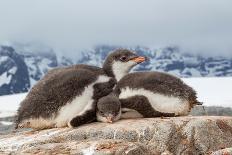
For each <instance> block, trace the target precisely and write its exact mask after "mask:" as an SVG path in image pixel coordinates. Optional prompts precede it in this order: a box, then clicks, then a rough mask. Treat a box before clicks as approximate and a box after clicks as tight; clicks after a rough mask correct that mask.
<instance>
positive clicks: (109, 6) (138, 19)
mask: <svg viewBox="0 0 232 155" xmlns="http://www.w3.org/2000/svg"><path fill="white" fill-rule="evenodd" d="M5 41H17V42H30V41H38V42H42V43H45V44H48V45H49V46H52V47H54V48H57V49H65V50H66V51H73V50H74V49H78V50H80V49H84V48H90V47H92V46H94V45H98V44H111V45H127V46H131V45H144V46H148V47H162V46H167V45H178V46H181V47H182V48H184V49H186V50H188V51H194V52H208V53H209V52H210V53H213V54H215V53H216V54H219V55H230V56H231V55H232V0H114V1H111V0H83V1H78V0H37V1H35V0H18V1H14V0H1V1H0V43H1V42H5ZM70 53H71V52H70Z"/></svg>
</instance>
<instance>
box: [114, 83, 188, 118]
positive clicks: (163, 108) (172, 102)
mask: <svg viewBox="0 0 232 155" xmlns="http://www.w3.org/2000/svg"><path fill="white" fill-rule="evenodd" d="M135 95H143V96H145V97H147V99H148V100H149V102H150V104H151V105H152V107H153V108H154V109H155V110H157V111H159V112H164V113H175V114H176V115H188V113H189V108H190V107H189V106H190V105H189V103H188V101H187V100H183V99H180V98H178V97H174V96H167V95H163V94H159V93H153V92H151V91H149V90H145V89H143V88H140V89H131V88H129V87H126V88H123V89H122V90H121V94H120V95H119V98H120V99H125V98H128V97H132V96H135Z"/></svg>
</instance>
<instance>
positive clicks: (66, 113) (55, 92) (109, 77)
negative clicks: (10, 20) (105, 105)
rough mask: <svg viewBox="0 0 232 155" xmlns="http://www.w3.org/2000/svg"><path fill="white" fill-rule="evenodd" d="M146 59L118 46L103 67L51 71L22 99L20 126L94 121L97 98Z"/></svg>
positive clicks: (18, 117)
mask: <svg viewBox="0 0 232 155" xmlns="http://www.w3.org/2000/svg"><path fill="white" fill-rule="evenodd" d="M143 61H145V57H141V56H138V55H136V54H135V53H133V52H132V51H129V50H125V49H118V50H116V51H114V52H112V53H111V54H109V55H108V57H107V58H106V60H105V62H104V65H103V68H98V67H94V66H88V65H74V66H70V67H65V68H57V69H53V70H51V71H49V72H48V73H47V74H46V75H45V76H44V77H43V78H42V79H41V80H40V81H39V82H38V83H37V84H36V85H35V86H34V87H33V88H32V89H31V90H30V92H29V93H28V95H27V96H26V98H25V99H24V100H23V101H22V102H21V104H20V107H19V109H18V114H17V120H16V128H18V127H30V128H35V129H44V128H53V127H64V126H67V125H68V126H70V127H76V126H79V125H82V124H84V123H88V122H91V121H94V119H96V101H97V100H98V99H99V98H101V97H103V96H106V95H108V94H109V93H110V92H112V90H113V87H114V86H115V84H116V83H117V80H120V78H121V77H123V76H124V75H125V74H127V73H128V72H129V70H130V69H131V68H132V67H133V66H135V65H136V64H139V63H141V62H143ZM115 79H116V80H115Z"/></svg>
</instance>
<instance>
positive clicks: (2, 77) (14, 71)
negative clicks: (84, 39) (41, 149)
mask: <svg viewBox="0 0 232 155" xmlns="http://www.w3.org/2000/svg"><path fill="white" fill-rule="evenodd" d="M117 48H120V47H119V46H108V45H99V46H96V47H94V48H92V49H88V50H85V51H82V52H81V54H80V56H79V57H76V58H75V57H74V58H72V59H71V58H70V57H68V56H59V55H57V54H56V53H57V52H56V51H54V50H53V49H52V48H49V47H46V48H41V47H33V45H30V46H25V47H18V46H13V45H10V46H3V45H2V46H1V45H0V95H7V94H13V93H21V92H27V91H28V90H29V89H30V88H31V87H32V86H33V85H34V84H35V83H36V82H37V81H38V80H39V79H41V78H42V77H43V76H44V75H45V74H46V72H47V71H48V70H50V69H53V68H56V67H61V66H68V65H73V64H79V63H84V64H89V65H95V66H101V65H102V62H103V61H104V59H105V57H106V56H107V54H108V53H109V52H110V51H112V50H114V49H117ZM130 49H132V50H135V51H136V52H137V53H138V54H139V55H145V56H147V57H149V58H150V61H148V62H145V63H142V64H140V65H138V66H137V67H136V68H135V69H134V70H135V71H141V70H147V71H152V70H153V71H164V72H169V73H171V74H174V75H176V76H179V77H206V76H207V77H209V76H218V77H220V76H232V58H226V57H216V56H215V57H212V56H205V55H204V56H200V55H191V54H185V53H183V52H182V51H181V50H180V49H179V48H178V47H165V48H159V49H151V48H147V47H141V46H135V47H130Z"/></svg>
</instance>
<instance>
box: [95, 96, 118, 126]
mask: <svg viewBox="0 0 232 155" xmlns="http://www.w3.org/2000/svg"><path fill="white" fill-rule="evenodd" d="M96 115H97V120H98V121H100V122H105V123H112V122H115V121H117V120H119V119H120V117H121V103H120V101H119V98H118V97H116V96H115V95H112V94H110V95H108V96H105V97H102V98H100V99H99V100H98V103H97V114H96Z"/></svg>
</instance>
